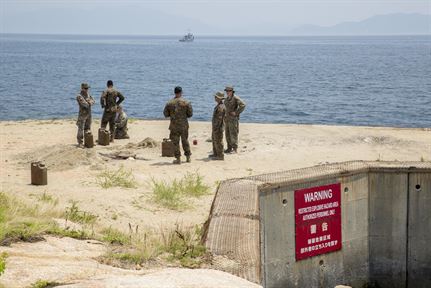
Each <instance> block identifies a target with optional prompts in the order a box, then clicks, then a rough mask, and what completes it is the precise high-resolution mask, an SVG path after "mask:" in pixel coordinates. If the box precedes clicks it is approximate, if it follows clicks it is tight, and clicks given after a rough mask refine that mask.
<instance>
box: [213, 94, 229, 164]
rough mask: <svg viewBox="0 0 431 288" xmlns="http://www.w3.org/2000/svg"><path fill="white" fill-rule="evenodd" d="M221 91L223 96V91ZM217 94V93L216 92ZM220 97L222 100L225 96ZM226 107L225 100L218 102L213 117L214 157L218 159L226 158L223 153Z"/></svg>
mask: <svg viewBox="0 0 431 288" xmlns="http://www.w3.org/2000/svg"><path fill="white" fill-rule="evenodd" d="M220 93H221V97H222V96H223V93H222V92H220ZM216 95H217V94H216ZM216 97H217V96H216ZM221 97H220V98H219V99H220V100H221V99H223V98H221ZM225 112H226V107H225V105H224V104H223V102H219V103H217V105H216V107H215V108H214V113H213V119H212V143H213V155H212V156H213V157H215V158H218V159H220V160H221V159H224V153H223V132H224V117H225Z"/></svg>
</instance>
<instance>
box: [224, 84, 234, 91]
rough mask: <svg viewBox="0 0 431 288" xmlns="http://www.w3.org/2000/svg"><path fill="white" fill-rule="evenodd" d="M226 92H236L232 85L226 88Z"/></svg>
mask: <svg viewBox="0 0 431 288" xmlns="http://www.w3.org/2000/svg"><path fill="white" fill-rule="evenodd" d="M224 91H226V92H227V91H234V90H233V86H232V85H227V86H226V88H224Z"/></svg>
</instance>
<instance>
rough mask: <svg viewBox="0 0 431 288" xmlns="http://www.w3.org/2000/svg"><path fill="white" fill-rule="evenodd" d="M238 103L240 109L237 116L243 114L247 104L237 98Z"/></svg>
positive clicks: (237, 110)
mask: <svg viewBox="0 0 431 288" xmlns="http://www.w3.org/2000/svg"><path fill="white" fill-rule="evenodd" d="M236 101H237V103H238V108H237V109H236V114H237V115H239V114H241V113H242V112H243V111H244V109H245V102H244V101H242V100H241V98H239V97H237V98H236Z"/></svg>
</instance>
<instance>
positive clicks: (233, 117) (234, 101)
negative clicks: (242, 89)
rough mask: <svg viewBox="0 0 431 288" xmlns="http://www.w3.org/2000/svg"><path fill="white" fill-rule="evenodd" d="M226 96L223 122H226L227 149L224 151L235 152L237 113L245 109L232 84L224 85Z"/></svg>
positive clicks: (237, 129) (237, 130)
mask: <svg viewBox="0 0 431 288" xmlns="http://www.w3.org/2000/svg"><path fill="white" fill-rule="evenodd" d="M224 91H226V94H227V98H226V99H225V101H224V105H225V106H226V114H225V118H224V119H225V124H226V142H227V149H226V150H225V151H224V152H225V153H237V150H238V133H239V115H240V114H241V113H242V112H243V111H244V109H245V103H244V101H242V100H241V98H239V97H238V96H237V95H235V91H234V90H233V86H226V89H224Z"/></svg>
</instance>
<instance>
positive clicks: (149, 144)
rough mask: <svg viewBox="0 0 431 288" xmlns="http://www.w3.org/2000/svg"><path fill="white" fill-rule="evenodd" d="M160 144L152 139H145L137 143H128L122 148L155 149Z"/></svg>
mask: <svg viewBox="0 0 431 288" xmlns="http://www.w3.org/2000/svg"><path fill="white" fill-rule="evenodd" d="M159 145H160V143H159V142H158V141H156V140H154V139H153V138H150V137H147V138H145V139H144V140H142V141H141V142H139V143H129V144H127V145H125V146H124V148H127V149H138V148H156V147H158V146H159Z"/></svg>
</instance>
